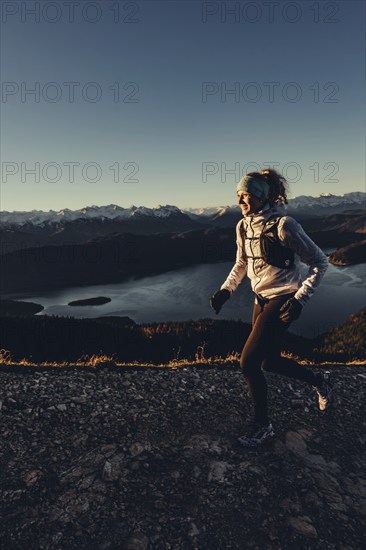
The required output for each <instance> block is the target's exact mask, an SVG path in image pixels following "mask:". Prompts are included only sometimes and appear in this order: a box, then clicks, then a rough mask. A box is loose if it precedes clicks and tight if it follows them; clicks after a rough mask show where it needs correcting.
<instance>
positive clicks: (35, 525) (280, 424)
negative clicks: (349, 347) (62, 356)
mask: <svg viewBox="0 0 366 550" xmlns="http://www.w3.org/2000/svg"><path fill="white" fill-rule="evenodd" d="M330 370H331V371H332V372H333V376H334V379H335V382H336V400H335V408H334V409H333V412H332V413H331V414H329V415H327V416H321V415H320V414H319V413H318V412H317V410H316V408H315V400H314V394H313V391H312V389H311V388H310V387H308V386H305V385H304V384H303V383H301V382H297V381H295V382H294V381H291V380H289V379H285V378H280V377H276V376H275V375H271V374H268V375H267V380H268V384H269V390H270V406H271V410H272V421H273V424H274V428H275V431H276V438H275V439H274V441H273V442H271V443H269V444H268V445H266V446H265V447H263V448H262V449H261V450H259V451H247V450H245V449H243V448H241V447H240V446H239V444H238V443H237V437H238V436H240V435H241V434H242V432H243V426H244V425H245V423H246V421H247V420H248V418H249V414H250V402H249V399H248V395H247V392H246V389H245V386H244V382H243V379H242V375H241V372H240V370H239V369H238V368H237V367H236V366H233V367H231V368H223V367H220V366H217V367H213V368H212V367H206V368H199V367H198V366H188V367H179V368H133V367H126V368H122V367H120V368H115V369H113V368H100V369H92V368H89V369H80V368H78V369H69V370H67V369H57V368H55V369H51V368H49V369H46V370H34V369H33V370H32V369H31V368H30V367H28V368H24V369H21V370H15V369H14V368H11V367H9V368H6V367H5V368H2V369H1V370H0V409H1V411H0V444H1V447H0V507H1V512H0V519H1V522H0V530H1V533H0V535H1V540H0V546H1V548H4V549H5V548H6V549H13V548H17V549H18V548H19V549H24V548H27V549H33V548H34V549H36V548H37V549H52V550H57V549H67V550H71V549H74V548H75V549H76V548H78V549H83V548H88V549H90V548H95V549H100V550H104V549H125V550H148V549H149V550H150V549H177V550H185V549H209V550H215V549H220V550H221V549H246V548H253V549H257V550H263V549H265V550H271V549H273V550H275V549H276V550H280V549H281V550H285V549H291V550H293V549H307V550H313V549H314V550H315V549H319V550H320V549H321V550H327V549H337V550H357V549H360V548H361V547H363V542H362V541H363V540H364V539H363V538H362V534H363V533H364V526H365V519H366V506H365V503H366V472H365V441H366V437H365V426H366V418H365V385H366V384H365V383H366V371H365V367H363V366H356V365H353V366H339V365H338V366H331V367H330Z"/></svg>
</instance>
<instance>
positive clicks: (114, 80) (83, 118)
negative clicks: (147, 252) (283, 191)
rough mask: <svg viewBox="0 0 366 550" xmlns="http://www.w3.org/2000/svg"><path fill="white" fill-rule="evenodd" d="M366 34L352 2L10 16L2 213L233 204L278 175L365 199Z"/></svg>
mask: <svg viewBox="0 0 366 550" xmlns="http://www.w3.org/2000/svg"><path fill="white" fill-rule="evenodd" d="M364 26H365V3H364V2H363V1H352V0H347V1H340V2H339V1H337V2H326V1H319V2H316V1H313V0H311V1H295V2H286V1H285V2H284V1H281V2H274V1H273V2H271V1H263V2H262V1H256V2H253V1H252V2H199V1H189V0H186V1H149V2H147V1H138V2H122V1H120V2H119V1H117V0H115V1H109V0H103V1H101V0H100V1H96V2H89V1H83V0H78V2H76V1H72V0H69V1H66V0H60V1H53V2H48V1H39V2H33V1H31V0H28V1H27V2H20V1H19V2H16V1H9V2H5V1H4V2H2V39H1V45H2V53H1V64H2V102H1V115H2V117H1V138H2V146H1V168H2V177H1V209H2V210H9V211H12V210H32V209H42V210H49V209H52V210H60V209H62V208H71V209H77V208H82V207H84V206H91V205H106V204H111V203H114V204H118V205H120V206H124V207H128V206H131V205H132V204H135V205H144V206H148V207H155V206H157V205H158V204H163V205H164V204H172V205H176V206H178V207H180V208H185V207H199V206H215V205H226V204H233V203H234V202H235V184H236V182H237V181H238V179H240V177H241V176H242V175H243V174H244V173H246V172H248V171H252V170H253V169H255V167H256V166H257V167H258V168H261V167H263V166H264V165H272V166H276V167H277V168H278V169H279V170H280V171H282V172H284V173H285V175H287V177H288V180H289V182H290V189H291V197H295V196H298V195H313V196H318V195H319V194H320V193H328V192H330V193H334V194H343V193H345V192H349V191H364V190H365V38H364ZM32 90H33V93H32ZM230 92H231V93H230Z"/></svg>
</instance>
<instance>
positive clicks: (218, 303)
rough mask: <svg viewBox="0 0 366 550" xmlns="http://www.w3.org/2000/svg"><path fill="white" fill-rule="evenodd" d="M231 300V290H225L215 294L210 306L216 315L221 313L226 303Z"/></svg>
mask: <svg viewBox="0 0 366 550" xmlns="http://www.w3.org/2000/svg"><path fill="white" fill-rule="evenodd" d="M229 298H230V291H229V290H226V289H224V288H223V289H222V290H218V291H217V292H215V294H214V295H213V296H212V298H211V300H210V306H211V307H212V309H214V310H215V312H216V315H217V314H218V312H219V311H220V309H221V308H222V306H223V305H224V303H225V302H227V301H228V299H229Z"/></svg>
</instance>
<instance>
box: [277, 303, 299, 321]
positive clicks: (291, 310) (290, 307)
mask: <svg viewBox="0 0 366 550" xmlns="http://www.w3.org/2000/svg"><path fill="white" fill-rule="evenodd" d="M301 312H302V305H301V304H300V302H299V300H296V298H290V299H289V300H286V302H285V303H284V304H283V305H282V306H281V309H280V319H281V321H283V322H284V323H292V321H296V319H298V318H299V317H300V314H301Z"/></svg>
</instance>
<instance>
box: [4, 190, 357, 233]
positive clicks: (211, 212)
mask: <svg viewBox="0 0 366 550" xmlns="http://www.w3.org/2000/svg"><path fill="white" fill-rule="evenodd" d="M365 206H366V193H365V192H362V191H354V192H351V193H345V194H344V195H332V194H331V193H322V194H321V195H320V196H319V197H311V196H307V195H300V196H299V197H296V198H294V199H289V204H288V205H287V213H288V214H289V215H294V216H296V217H297V218H310V217H314V216H323V215H328V214H332V213H336V212H343V211H345V210H355V209H364V208H365ZM238 216H239V217H241V214H240V211H239V209H238V206H237V205H232V206H218V207H212V206H211V207H206V208H182V209H179V208H178V207H176V206H172V205H165V206H162V205H159V206H158V207H157V208H147V207H145V206H131V207H129V208H123V207H122V206H118V205H116V204H109V205H107V206H95V205H94V206H86V207H84V208H81V209H79V210H70V209H69V208H65V209H63V210H59V211H55V210H49V211H48V212H45V211H43V210H31V211H13V212H8V211H5V210H3V211H1V212H0V227H3V228H4V227H11V226H18V228H20V227H23V228H25V227H26V226H28V227H29V226H38V227H39V228H44V227H45V226H48V225H55V226H57V225H63V224H65V223H67V224H68V223H70V222H75V221H83V220H85V221H89V220H90V221H106V222H111V221H115V222H123V221H125V222H127V221H130V222H132V221H133V222H138V221H144V220H147V219H155V220H156V221H158V220H159V221H160V222H164V221H165V222H174V221H177V220H178V219H180V221H181V222H183V221H184V220H186V221H188V219H190V220H192V221H195V222H201V223H203V224H207V223H208V224H209V225H211V224H212V223H213V224H215V222H217V225H222V222H223V221H224V219H225V220H227V222H228V223H229V224H230V223H231V219H232V218H233V217H234V218H237V217H238ZM220 222H221V223H220ZM225 225H226V224H225Z"/></svg>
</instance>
